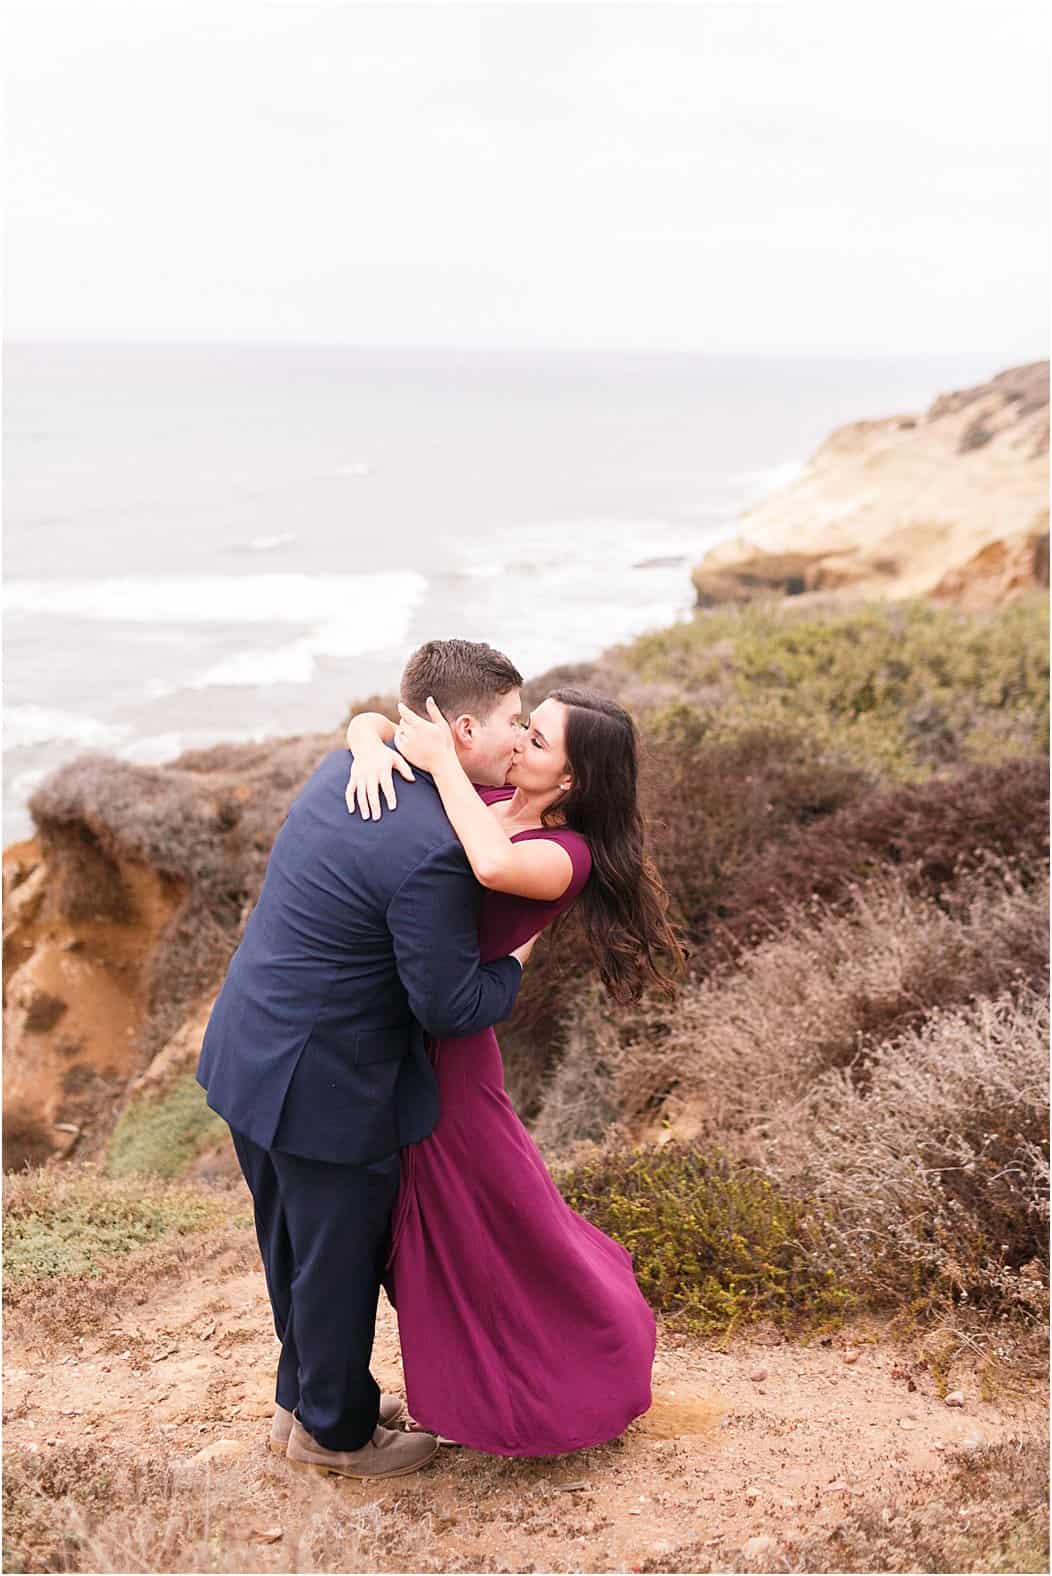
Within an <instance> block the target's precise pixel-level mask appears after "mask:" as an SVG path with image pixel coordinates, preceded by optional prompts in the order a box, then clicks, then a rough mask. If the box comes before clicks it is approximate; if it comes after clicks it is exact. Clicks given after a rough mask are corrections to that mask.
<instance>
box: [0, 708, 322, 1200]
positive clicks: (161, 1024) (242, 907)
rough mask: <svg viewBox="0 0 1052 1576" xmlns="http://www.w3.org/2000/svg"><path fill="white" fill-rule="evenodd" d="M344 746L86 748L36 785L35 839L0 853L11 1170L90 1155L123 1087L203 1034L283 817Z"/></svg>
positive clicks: (187, 1060) (306, 739)
mask: <svg viewBox="0 0 1052 1576" xmlns="http://www.w3.org/2000/svg"><path fill="white" fill-rule="evenodd" d="M340 743H342V737H341V735H339V734H332V735H328V734H320V735H304V736H301V737H297V738H292V739H281V740H276V741H271V742H269V743H267V744H265V745H230V746H218V747H216V748H215V749H213V750H205V751H196V752H192V753H189V754H186V755H183V756H181V757H180V758H179V759H178V760H176V761H174V762H173V763H172V764H171V765H170V766H164V767H143V766H132V765H129V764H128V763H127V762H123V761H118V760H114V759H111V758H109V757H107V756H102V755H84V756H82V757H80V759H79V760H77V761H74V762H73V763H72V764H71V765H69V766H67V767H64V768H62V769H61V770H60V771H58V772H55V773H53V774H52V775H51V776H50V777H49V778H48V779H47V780H46V781H45V782H44V783H43V784H42V785H41V786H40V788H39V789H38V790H37V792H36V794H35V795H34V796H33V799H32V800H31V801H30V808H31V810H32V813H33V818H34V821H35V823H36V826H37V829H38V835H37V837H35V838H33V839H31V840H28V841H26V842H23V843H16V844H14V845H12V846H11V847H10V848H8V849H6V850H5V852H4V1039H5V1046H6V1050H7V1054H6V1056H5V1057H4V1163H5V1166H6V1167H7V1168H8V1169H12V1168H18V1167H20V1166H22V1165H23V1164H25V1163H26V1162H30V1163H32V1164H38V1163H40V1162H41V1161H43V1160H45V1159H47V1158H48V1156H49V1155H52V1154H55V1153H59V1154H62V1153H67V1152H68V1151H69V1150H71V1149H72V1148H73V1147H74V1146H77V1145H78V1144H79V1146H80V1149H79V1152H82V1153H83V1152H84V1151H85V1150H89V1151H90V1143H91V1139H92V1137H94V1138H96V1139H97V1138H99V1137H101V1136H102V1135H104V1134H105V1133H106V1132H108V1131H109V1130H110V1129H111V1128H112V1125H113V1115H114V1111H115V1108H116V1106H117V1105H118V1104H119V1103H120V1102H121V1100H122V1099H123V1097H124V1095H125V1092H126V1090H127V1087H128V1083H129V1080H130V1079H132V1078H134V1077H135V1075H136V1074H140V1073H142V1072H143V1070H144V1069H145V1068H147V1067H148V1066H149V1065H150V1064H151V1061H152V1060H153V1059H154V1058H155V1057H157V1056H158V1053H160V1052H162V1050H163V1048H164V1047H165V1046H166V1045H170V1044H171V1042H172V1041H173V1036H174V1042H175V1045H176V1047H177V1048H178V1046H179V1045H180V1044H181V1043H182V1041H181V1040H180V1037H179V1035H178V1034H177V1031H178V1030H179V1029H180V1027H181V1026H183V1025H185V1024H186V1023H187V1021H188V1020H189V1021H190V1022H191V1024H194V1025H195V1026H196V1025H199V1023H200V1014H201V1011H202V1010H203V1009H204V1008H206V1007H207V1005H208V1003H209V1002H210V1001H211V998H212V995H213V994H214V991H215V989H216V987H217V986H218V984H219V983H220V981H221V980H222V978H223V974H224V973H225V970H226V966H227V963H228V962H229V960H230V957H231V954H232V953H233V951H234V948H235V947H236V946H237V942H238V939H239V936H240V933H241V928H242V925H243V923H244V920H245V918H246V917H247V914H248V911H249V909H250V907H251V904H252V903H253V902H254V901H255V898H256V896H257V894H258V892H259V887H260V884H261V882H262V878H263V871H264V868H265V866H266V860H267V855H268V854H269V852H270V846H271V843H272V842H273V840H274V836H275V834H276V832H277V830H278V827H279V826H280V825H281V822H282V820H283V818H284V816H285V812H286V810H287V809H288V806H289V804H290V802H291V801H292V799H294V798H295V795H296V793H297V791H298V789H299V788H300V786H301V785H302V784H303V782H305V781H306V779H307V777H308V776H309V775H310V773H311V772H312V771H313V770H314V767H315V766H316V765H317V762H318V760H319V758H320V757H321V755H323V754H324V753H325V751H326V750H328V749H332V748H335V747H336V746H338V745H339V744H340ZM183 1038H185V1036H184V1037H183ZM191 1039H193V1036H191ZM198 1044H199V1036H198V1037H197V1038H196V1040H194V1043H193V1044H192V1045H191V1044H190V1043H189V1041H188V1042H187V1045H186V1046H185V1047H184V1051H185V1054H184V1055H183V1056H182V1058H181V1061H180V1068H179V1070H183V1067H184V1066H192V1065H193V1062H194V1060H195V1059H196V1047H197V1045H198ZM178 1060H180V1058H179V1057H177V1056H175V1055H174V1053H173V1052H172V1051H171V1050H170V1051H169V1054H168V1056H167V1058H166V1059H165V1058H162V1059H161V1062H160V1069H159V1070H163V1069H167V1068H168V1067H169V1065H170V1064H173V1063H174V1061H178ZM171 1070H172V1071H175V1070H176V1069H175V1068H174V1065H173V1066H172V1067H171Z"/></svg>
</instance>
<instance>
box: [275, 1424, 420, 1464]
mask: <svg viewBox="0 0 1052 1576" xmlns="http://www.w3.org/2000/svg"><path fill="white" fill-rule="evenodd" d="M437 1454H438V1440H437V1439H436V1438H435V1436H434V1434H403V1433H402V1432H401V1431H400V1430H399V1429H394V1428H380V1427H377V1428H376V1430H375V1431H374V1433H373V1437H372V1439H370V1440H369V1441H368V1442H367V1443H366V1444H364V1445H363V1446H362V1447H361V1449H360V1450H326V1448H325V1446H324V1445H319V1444H318V1441H317V1440H316V1439H314V1438H312V1436H311V1435H310V1434H308V1432H307V1430H306V1429H305V1428H304V1426H303V1424H302V1423H301V1422H300V1421H299V1419H298V1418H294V1419H293V1422H292V1433H291V1434H290V1435H289V1443H288V1449H287V1450H286V1452H285V1459H286V1460H287V1461H290V1462H291V1463H292V1465H293V1466H296V1467H306V1468H307V1469H308V1471H311V1472H321V1473H334V1474H335V1475H336V1476H337V1477H348V1478H388V1477H405V1475H406V1473H408V1472H416V1471H417V1470H418V1469H419V1468H420V1467H422V1466H423V1465H424V1463H425V1462H427V1461H430V1460H431V1458H432V1457H433V1456H435V1455H437Z"/></svg>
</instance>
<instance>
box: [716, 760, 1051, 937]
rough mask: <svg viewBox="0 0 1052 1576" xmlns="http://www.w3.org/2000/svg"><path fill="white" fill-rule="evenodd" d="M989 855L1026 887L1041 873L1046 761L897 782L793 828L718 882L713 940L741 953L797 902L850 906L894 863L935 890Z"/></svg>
mask: <svg viewBox="0 0 1052 1576" xmlns="http://www.w3.org/2000/svg"><path fill="white" fill-rule="evenodd" d="M991 856H993V857H995V858H998V859H1001V860H1004V861H1007V862H1009V863H1010V864H1011V865H1012V866H1013V868H1014V869H1015V871H1016V873H1017V875H1018V877H1019V880H1020V882H1021V883H1022V885H1024V886H1026V885H1027V884H1029V883H1030V882H1032V881H1034V880H1040V879H1041V876H1042V873H1043V872H1044V870H1045V869H1046V868H1047V866H1048V857H1049V776H1048V762H1047V761H1046V760H1044V759H1031V760H1014V761H1006V762H1004V763H1003V764H1001V765H997V766H969V767H966V768H964V769H963V770H961V771H958V772H956V773H954V774H953V775H952V776H948V777H937V778H931V779H930V780H929V781H928V782H925V783H899V784H896V785H894V786H893V787H891V788H889V789H886V790H884V791H883V792H880V793H874V794H867V795H866V796H864V797H863V798H861V799H857V800H855V801H854V802H853V803H851V804H848V805H845V806H844V807H843V808H841V809H838V810H835V811H834V812H833V813H832V814H830V815H829V816H827V817H825V818H824V819H823V820H822V821H821V822H820V823H818V824H811V825H804V826H800V827H797V828H792V829H790V830H789V831H787V832H786V834H785V835H784V836H783V837H781V838H779V839H778V840H777V841H776V842H774V843H771V844H770V845H768V846H767V847H766V848H763V849H761V850H759V851H758V852H757V853H756V854H755V856H754V857H752V858H750V859H747V860H746V861H745V862H744V863H743V864H742V865H741V866H740V867H739V868H738V870H737V871H736V872H735V874H734V875H733V876H732V877H731V879H730V881H729V882H728V883H727V884H726V885H725V887H724V888H723V889H722V890H721V892H720V894H719V902H718V909H719V913H718V919H717V920H716V921H715V923H714V925H713V930H714V933H715V939H716V940H717V941H718V942H719V943H720V945H721V946H724V947H728V948H730V949H731V951H732V952H733V953H737V952H739V951H740V949H741V948H742V947H744V946H749V945H755V944H756V943H757V942H758V941H760V940H763V939H765V938H766V937H768V936H770V935H772V934H774V933H775V932H776V931H777V930H779V929H780V928H781V926H782V924H783V923H784V917H785V915H786V913H787V912H788V911H789V910H790V908H791V907H792V905H793V904H794V903H799V902H801V901H804V902H807V903H812V904H813V903H820V904H822V905H825V906H826V907H843V906H844V905H846V904H848V905H849V904H850V902H851V901H852V893H853V891H854V890H855V888H856V886H857V883H858V882H859V881H862V880H864V879H865V878H866V877H867V876H869V875H872V874H874V873H876V872H879V871H880V870H881V869H882V868H887V867H891V866H894V867H897V868H899V869H900V870H901V871H902V873H903V878H904V880H905V882H906V884H907V886H908V887H909V889H910V890H911V891H916V892H918V893H925V892H926V893H930V894H932V895H937V894H939V893H940V892H943V891H944V890H945V889H946V888H948V887H950V886H952V885H953V884H954V883H955V882H957V881H958V880H959V879H960V877H961V876H962V875H963V874H964V873H966V872H967V871H968V870H971V869H979V868H981V867H982V866H983V865H984V864H985V863H986V862H987V861H988V860H989V858H990V857H991ZM713 950H714V952H715V948H714V949H713Z"/></svg>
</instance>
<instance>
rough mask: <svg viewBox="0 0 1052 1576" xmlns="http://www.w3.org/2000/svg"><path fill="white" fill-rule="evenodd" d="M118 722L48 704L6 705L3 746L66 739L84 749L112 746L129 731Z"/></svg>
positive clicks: (23, 746)
mask: <svg viewBox="0 0 1052 1576" xmlns="http://www.w3.org/2000/svg"><path fill="white" fill-rule="evenodd" d="M128 731H129V730H128V729H127V728H125V727H123V726H121V725H120V724H119V723H109V722H99V721H97V719H96V718H94V717H84V716H82V715H81V714H80V713H79V712H75V711H59V710H57V709H56V708H54V707H48V706H5V707H4V748H5V749H7V750H31V749H33V748H34V747H35V746H37V745H39V744H54V743H58V742H62V743H65V742H69V743H71V744H81V745H83V746H84V748H85V749H87V750H105V749H113V748H114V747H115V746H116V745H118V744H119V743H120V742H121V740H122V739H124V738H126V737H127V735H128Z"/></svg>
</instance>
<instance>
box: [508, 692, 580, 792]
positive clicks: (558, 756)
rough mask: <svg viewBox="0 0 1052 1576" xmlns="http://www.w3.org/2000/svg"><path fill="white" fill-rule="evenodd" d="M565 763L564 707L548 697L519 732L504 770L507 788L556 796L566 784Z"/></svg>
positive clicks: (566, 769) (566, 771)
mask: <svg viewBox="0 0 1052 1576" xmlns="http://www.w3.org/2000/svg"><path fill="white" fill-rule="evenodd" d="M570 781H571V778H570V770H569V767H568V766H567V764H566V707H565V706H564V705H563V703H562V701H559V700H553V699H552V698H551V696H549V697H548V699H547V700H545V701H542V702H541V704H540V705H539V706H538V707H537V708H536V709H535V710H534V712H533V714H532V716H531V717H530V718H529V720H528V722H527V725H526V727H525V728H524V730H523V734H522V747H521V749H520V750H519V751H518V752H517V753H516V755H515V759H514V760H513V761H512V763H511V769H510V771H509V772H508V776H507V783H508V786H509V787H511V788H521V789H522V791H523V793H528V794H548V795H550V796H551V797H552V798H556V797H557V796H558V795H559V794H560V793H563V792H565V790H566V789H567V788H569V786H570Z"/></svg>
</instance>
